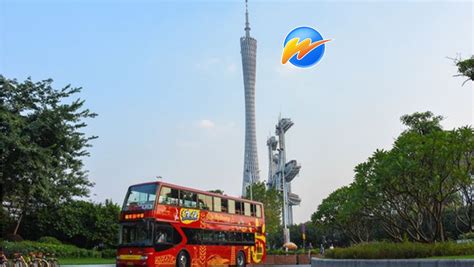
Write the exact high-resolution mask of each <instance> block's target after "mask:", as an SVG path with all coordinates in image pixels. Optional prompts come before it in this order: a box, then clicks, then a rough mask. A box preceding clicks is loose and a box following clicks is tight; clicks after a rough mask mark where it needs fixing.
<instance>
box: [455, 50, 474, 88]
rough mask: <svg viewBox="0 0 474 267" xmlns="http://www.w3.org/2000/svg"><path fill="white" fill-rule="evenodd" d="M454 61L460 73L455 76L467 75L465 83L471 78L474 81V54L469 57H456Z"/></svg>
mask: <svg viewBox="0 0 474 267" xmlns="http://www.w3.org/2000/svg"><path fill="white" fill-rule="evenodd" d="M454 63H455V64H456V66H457V67H458V74H457V75H455V76H464V77H467V80H465V81H464V82H463V85H464V84H465V83H466V82H468V81H469V80H471V81H474V56H472V57H471V58H468V59H464V60H462V59H455V60H454Z"/></svg>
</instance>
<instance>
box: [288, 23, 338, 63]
mask: <svg viewBox="0 0 474 267" xmlns="http://www.w3.org/2000/svg"><path fill="white" fill-rule="evenodd" d="M329 41H331V39H324V38H323V36H321V34H320V33H319V32H318V31H317V30H315V29H313V28H310V27H298V28H296V29H294V30H292V31H291V32H290V33H288V35H287V36H286V38H285V42H284V43H283V55H282V57H281V63H282V64H286V63H287V62H288V61H289V62H290V63H291V64H293V65H294V66H296V67H300V68H309V67H312V66H314V65H316V63H318V62H319V61H320V60H321V58H322V57H323V55H324V50H325V48H326V47H325V43H327V42H329Z"/></svg>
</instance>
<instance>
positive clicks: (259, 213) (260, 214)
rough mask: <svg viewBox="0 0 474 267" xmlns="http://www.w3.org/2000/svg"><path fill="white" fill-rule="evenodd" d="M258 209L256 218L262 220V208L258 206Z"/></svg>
mask: <svg viewBox="0 0 474 267" xmlns="http://www.w3.org/2000/svg"><path fill="white" fill-rule="evenodd" d="M256 207H257V212H256V216H257V217H259V218H261V217H262V206H260V205H257V206H256Z"/></svg>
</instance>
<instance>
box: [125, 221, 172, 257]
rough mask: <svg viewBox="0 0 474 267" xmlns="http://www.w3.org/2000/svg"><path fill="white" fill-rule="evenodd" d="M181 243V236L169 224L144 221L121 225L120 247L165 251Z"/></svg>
mask: <svg viewBox="0 0 474 267" xmlns="http://www.w3.org/2000/svg"><path fill="white" fill-rule="evenodd" d="M179 242H181V236H180V235H179V233H178V232H176V230H175V229H174V228H173V227H172V226H171V224H168V223H161V222H155V221H154V220H142V221H136V222H126V223H122V224H121V225H120V246H122V247H134V246H135V247H149V246H154V247H155V249H156V250H163V249H168V248H170V247H172V246H173V245H176V244H178V243H179Z"/></svg>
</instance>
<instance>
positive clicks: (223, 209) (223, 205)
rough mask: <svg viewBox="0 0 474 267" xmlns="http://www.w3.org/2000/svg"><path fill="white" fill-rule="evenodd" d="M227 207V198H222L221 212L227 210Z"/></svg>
mask: <svg viewBox="0 0 474 267" xmlns="http://www.w3.org/2000/svg"><path fill="white" fill-rule="evenodd" d="M228 207H229V205H228V201H227V199H225V198H223V199H222V212H228V210H229V209H228Z"/></svg>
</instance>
